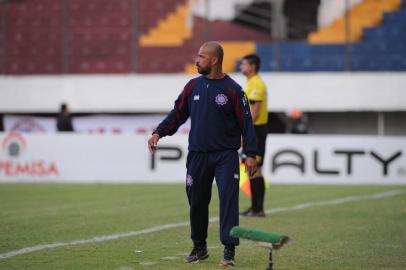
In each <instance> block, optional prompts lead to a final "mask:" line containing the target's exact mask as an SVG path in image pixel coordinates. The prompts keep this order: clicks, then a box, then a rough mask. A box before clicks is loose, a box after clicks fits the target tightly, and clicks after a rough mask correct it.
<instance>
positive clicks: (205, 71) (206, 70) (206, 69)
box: [196, 65, 211, 76]
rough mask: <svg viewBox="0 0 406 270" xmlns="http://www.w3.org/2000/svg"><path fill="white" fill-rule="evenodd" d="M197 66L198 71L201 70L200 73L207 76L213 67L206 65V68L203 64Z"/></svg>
mask: <svg viewBox="0 0 406 270" xmlns="http://www.w3.org/2000/svg"><path fill="white" fill-rule="evenodd" d="M196 68H197V72H199V73H200V74H202V75H204V76H206V75H209V74H210V72H211V67H206V68H202V67H201V66H198V65H196Z"/></svg>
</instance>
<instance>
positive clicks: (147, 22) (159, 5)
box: [137, 0, 187, 35]
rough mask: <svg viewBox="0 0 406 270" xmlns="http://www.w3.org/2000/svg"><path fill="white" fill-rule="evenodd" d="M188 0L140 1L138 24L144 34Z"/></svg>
mask: <svg viewBox="0 0 406 270" xmlns="http://www.w3.org/2000/svg"><path fill="white" fill-rule="evenodd" d="M186 2H187V0H170V1H168V0H164V1H151V0H139V1H138V6H137V8H138V10H139V12H138V17H139V18H138V24H139V30H140V33H141V34H142V35H145V34H147V33H148V32H149V31H150V29H151V28H154V27H155V26H156V25H157V24H158V22H159V21H160V20H162V19H163V18H165V17H166V16H167V15H168V14H169V13H173V12H174V11H175V10H176V8H177V7H178V6H179V5H182V4H185V3H186Z"/></svg>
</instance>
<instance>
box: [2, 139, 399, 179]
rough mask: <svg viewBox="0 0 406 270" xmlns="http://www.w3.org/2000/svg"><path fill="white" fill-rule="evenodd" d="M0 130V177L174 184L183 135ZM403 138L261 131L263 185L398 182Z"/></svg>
mask: <svg viewBox="0 0 406 270" xmlns="http://www.w3.org/2000/svg"><path fill="white" fill-rule="evenodd" d="M148 138H149V135H80V134H50V135H41V134H37V135H34V134H20V133H0V143H1V152H0V183H9V182H12V183H14V182H55V183H63V182H68V183H182V182H184V181H185V178H186V168H185V163H186V156H187V143H188V142H187V141H188V139H187V138H188V137H187V135H184V134H183V135H182V134H180V135H175V136H172V137H167V138H163V139H162V140H161V141H160V142H159V147H160V148H159V149H158V151H157V152H156V153H155V154H154V155H151V154H150V153H149V152H148V149H147V140H148ZM405 153H406V137H377V136H313V135H309V136H306V135H269V137H268V141H267V153H266V156H265V159H264V168H263V171H264V175H265V178H266V179H267V180H268V181H269V182H271V183H289V184H293V183H300V184H308V183H314V184H382V185H385V184H406V154H405Z"/></svg>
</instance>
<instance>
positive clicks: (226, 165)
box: [186, 150, 240, 246]
mask: <svg viewBox="0 0 406 270" xmlns="http://www.w3.org/2000/svg"><path fill="white" fill-rule="evenodd" d="M186 168H187V176H186V193H187V196H188V200H189V205H190V226H191V238H192V241H193V243H194V245H195V246H203V245H206V244H207V243H206V239H207V229H208V223H209V203H210V200H211V191H212V184H213V178H214V177H215V178H216V183H217V188H218V193H219V198H220V240H221V243H222V244H223V245H238V244H239V239H238V238H234V237H231V236H230V235H229V233H230V230H231V228H233V227H234V226H238V224H239V214H238V212H239V210H238V194H239V178H240V176H239V174H240V173H239V158H238V153H237V151H236V150H225V151H216V152H207V153H203V152H193V151H190V152H189V154H188V157H187V162H186Z"/></svg>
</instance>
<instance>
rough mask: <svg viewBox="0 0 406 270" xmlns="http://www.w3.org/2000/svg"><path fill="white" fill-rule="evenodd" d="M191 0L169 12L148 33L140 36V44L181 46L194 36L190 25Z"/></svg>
mask: <svg viewBox="0 0 406 270" xmlns="http://www.w3.org/2000/svg"><path fill="white" fill-rule="evenodd" d="M189 13H190V2H189V1H186V2H185V3H182V4H180V5H178V6H177V7H176V10H175V11H174V12H171V13H169V14H167V16H166V17H165V18H163V19H161V20H160V21H159V22H158V24H157V25H156V26H155V27H153V28H151V29H150V30H149V31H148V33H147V34H145V35H142V36H141V37H140V40H139V43H140V46H181V45H182V44H183V43H184V42H185V40H187V39H190V38H191V36H192V32H191V27H190V26H189V25H188V16H189Z"/></svg>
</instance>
